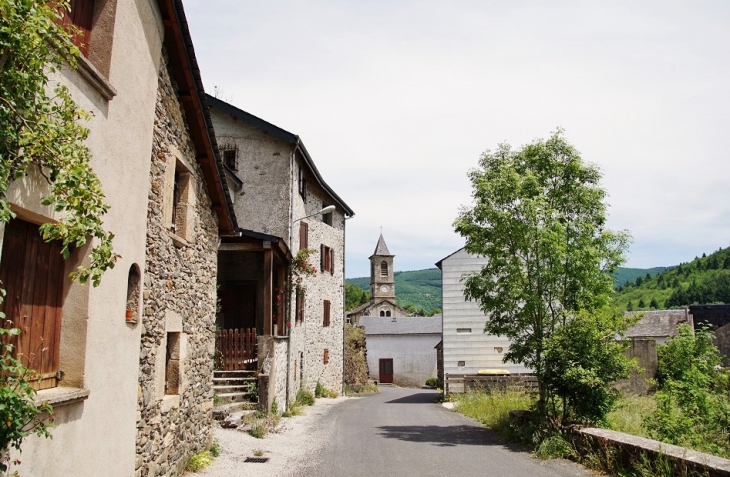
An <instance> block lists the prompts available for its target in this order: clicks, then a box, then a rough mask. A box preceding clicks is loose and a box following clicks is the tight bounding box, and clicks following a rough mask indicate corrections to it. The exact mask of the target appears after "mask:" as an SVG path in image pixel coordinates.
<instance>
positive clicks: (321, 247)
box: [319, 243, 325, 272]
mask: <svg viewBox="0 0 730 477" xmlns="http://www.w3.org/2000/svg"><path fill="white" fill-rule="evenodd" d="M324 251H325V246H324V244H323V243H321V244H319V271H320V272H324V262H325V260H324V255H325V254H324Z"/></svg>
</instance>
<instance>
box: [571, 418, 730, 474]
mask: <svg viewBox="0 0 730 477" xmlns="http://www.w3.org/2000/svg"><path fill="white" fill-rule="evenodd" d="M576 430H577V432H578V433H580V434H583V435H585V436H590V437H594V438H598V439H602V440H604V441H610V442H613V443H615V444H620V445H621V446H623V447H630V448H634V449H636V450H638V451H645V452H650V453H654V454H664V455H667V456H669V457H672V458H675V459H677V460H682V461H685V462H690V463H693V464H697V465H698V466H702V467H705V468H706V469H707V470H709V471H710V475H728V476H730V460H728V459H723V458H722V457H717V456H714V455H712V454H705V453H704V452H697V451H693V450H691V449H687V448H686V447H680V446H675V445H672V444H665V443H663V442H659V441H655V440H652V439H647V438H645V437H639V436H632V435H631V434H625V433H623V432H617V431H612V430H609V429H599V428H596V427H584V428H579V429H576Z"/></svg>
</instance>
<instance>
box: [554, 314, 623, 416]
mask: <svg viewBox="0 0 730 477" xmlns="http://www.w3.org/2000/svg"><path fill="white" fill-rule="evenodd" d="M626 328H628V322H627V321H626V319H625V318H624V317H623V315H621V314H618V315H604V316H601V315H599V314H589V313H588V312H584V311H581V312H578V313H577V314H576V315H575V316H574V317H573V319H572V320H570V321H568V322H566V323H565V325H563V326H559V327H557V328H555V330H554V332H553V333H552V334H551V335H550V336H549V337H548V338H547V339H546V340H545V356H544V368H543V373H542V380H543V382H544V384H545V386H547V388H548V389H549V390H550V391H551V393H552V394H554V395H555V396H556V397H558V398H559V399H558V400H553V401H551V402H550V403H549V405H550V406H554V409H551V410H550V411H551V412H550V413H551V414H552V415H554V416H559V417H560V418H561V420H562V421H578V422H584V423H591V424H604V423H605V418H606V415H607V414H608V413H609V412H611V410H612V409H613V407H614V404H615V403H616V400H617V399H618V397H619V392H618V391H617V390H616V389H615V388H614V387H613V386H612V383H614V382H615V381H617V380H619V379H624V378H627V377H628V376H629V370H630V369H631V362H630V361H629V360H628V359H626V357H625V356H624V351H625V350H626V348H627V346H628V344H626V343H624V342H618V341H616V339H615V337H616V333H617V332H622V331H625V330H626Z"/></svg>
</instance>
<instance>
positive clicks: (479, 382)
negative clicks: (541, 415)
mask: <svg viewBox="0 0 730 477" xmlns="http://www.w3.org/2000/svg"><path fill="white" fill-rule="evenodd" d="M444 381H445V387H444V392H445V394H447V395H448V394H450V393H465V392H469V391H479V392H488V393H489V392H492V391H501V392H504V391H516V392H524V393H530V394H532V393H536V392H537V377H536V376H535V375H534V374H512V375H505V376H482V375H478V374H448V373H447V374H446V376H445V377H444Z"/></svg>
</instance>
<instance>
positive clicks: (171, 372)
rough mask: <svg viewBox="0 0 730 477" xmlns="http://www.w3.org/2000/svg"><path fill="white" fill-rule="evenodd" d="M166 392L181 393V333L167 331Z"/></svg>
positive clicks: (167, 393) (168, 393)
mask: <svg viewBox="0 0 730 477" xmlns="http://www.w3.org/2000/svg"><path fill="white" fill-rule="evenodd" d="M166 351H167V352H166V354H165V394H166V395H170V394H180V333H167V350H166Z"/></svg>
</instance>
